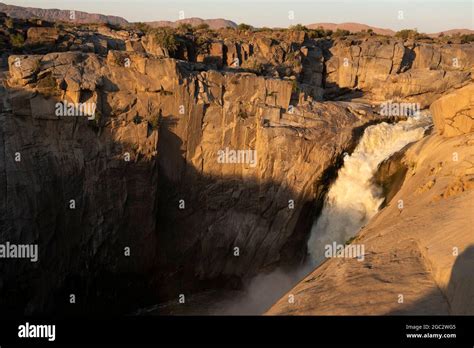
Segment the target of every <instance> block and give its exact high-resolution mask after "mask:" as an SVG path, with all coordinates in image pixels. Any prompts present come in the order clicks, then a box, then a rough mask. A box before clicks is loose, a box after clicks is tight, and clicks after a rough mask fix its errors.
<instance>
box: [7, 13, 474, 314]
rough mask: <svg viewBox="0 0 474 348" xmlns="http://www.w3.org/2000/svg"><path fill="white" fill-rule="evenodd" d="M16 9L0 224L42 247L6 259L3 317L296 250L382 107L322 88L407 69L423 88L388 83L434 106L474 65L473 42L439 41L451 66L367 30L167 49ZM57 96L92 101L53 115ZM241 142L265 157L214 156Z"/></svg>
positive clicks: (235, 278)
mask: <svg viewBox="0 0 474 348" xmlns="http://www.w3.org/2000/svg"><path fill="white" fill-rule="evenodd" d="M5 20H6V19H5V18H4V17H2V16H0V21H2V23H3V22H5ZM14 24H15V28H14V29H13V30H16V32H17V33H21V34H24V35H25V37H26V39H27V42H28V44H27V45H25V47H24V48H22V49H16V52H14V51H15V49H14V48H13V47H11V46H8V45H7V47H8V49H11V51H8V54H7V56H8V57H6V56H5V57H6V58H8V59H7V62H8V71H6V72H2V82H3V85H4V86H3V88H2V89H1V91H0V97H1V98H0V100H1V113H0V143H1V144H2V148H3V151H2V152H0V187H1V190H2V192H3V194H2V195H1V197H0V207H1V209H0V226H1V229H0V231H1V238H2V241H10V242H12V243H13V242H15V243H37V244H38V245H39V250H40V256H39V262H38V263H30V262H29V261H25V260H7V261H6V262H2V264H1V266H0V267H2V269H1V272H2V274H3V277H2V281H1V282H0V301H1V302H0V307H1V308H2V310H1V313H2V315H10V314H15V313H16V314H18V313H23V312H24V313H26V314H38V313H51V312H56V313H60V314H63V313H66V314H69V313H76V312H78V313H86V314H90V313H99V312H107V313H109V314H110V313H114V312H117V313H125V312H130V311H132V310H133V309H135V308H136V307H140V306H142V305H145V304H149V303H153V302H159V301H161V300H167V299H176V298H177V297H178V295H179V294H182V293H184V294H186V295H187V294H191V293H193V292H196V291H200V290H202V289H209V288H217V289H222V288H225V287H228V288H229V287H230V288H240V287H241V286H242V284H243V283H244V282H245V281H246V280H247V279H249V278H251V277H252V276H254V275H256V274H258V273H259V272H262V271H266V270H271V269H274V268H275V267H277V266H286V267H290V266H296V265H299V264H300V263H301V262H302V261H303V260H304V258H305V255H306V240H307V238H308V233H309V230H310V227H311V225H312V223H313V220H314V218H315V217H316V216H317V214H318V212H319V210H320V208H321V204H322V200H323V197H324V194H325V192H326V190H327V188H328V185H329V183H330V182H331V180H332V179H333V178H334V175H335V172H336V170H337V168H338V166H339V165H340V164H341V160H342V157H343V155H344V153H345V152H351V151H352V149H353V148H354V147H355V145H356V143H357V139H358V137H359V136H360V135H361V132H362V131H363V129H364V128H365V127H366V126H367V125H369V124H371V123H374V122H379V121H380V120H381V118H380V117H379V115H378V114H377V113H376V110H375V109H373V108H372V107H371V106H370V105H363V104H360V103H355V102H347V101H346V102H344V101H339V102H331V101H323V100H324V98H328V97H330V96H332V95H341V94H342V93H343V92H345V91H346V89H348V90H349V91H351V90H354V91H355V90H359V91H361V92H362V93H372V94H373V95H372V96H371V98H373V99H374V100H377V98H379V101H380V100H381V99H380V98H385V97H386V96H385V95H384V94H383V95H382V94H381V92H377V88H381V86H384V85H383V84H382V82H381V81H384V82H383V83H385V84H386V85H387V84H388V85H390V86H392V85H393V86H396V84H393V83H392V82H391V79H392V78H398V79H400V80H403V79H408V80H407V81H411V82H410V83H409V84H408V85H409V86H413V88H411V87H410V88H411V89H410V88H408V87H407V88H408V89H404V88H405V87H404V88H401V87H400V88H401V89H400V90H395V89H394V90H393V91H392V92H393V93H392V92H391V93H392V94H393V95H396V97H397V98H399V99H400V100H403V98H409V100H411V101H413V100H416V101H419V102H420V103H422V104H423V105H424V106H426V105H427V104H429V103H430V102H431V100H432V99H433V98H434V97H435V96H437V95H439V94H441V93H445V92H446V91H451V90H452V89H454V88H455V87H459V86H463V85H465V84H466V83H468V82H469V79H470V69H471V66H472V64H471V63H466V59H472V54H471V53H470V52H472V45H448V46H446V47H444V48H440V47H439V45H436V44H434V45H432V46H430V45H428V47H431V49H432V51H433V52H451V53H450V56H452V57H454V56H456V57H457V56H459V57H460V59H459V61H458V63H459V64H460V65H458V66H457V67H456V69H451V68H450V67H448V65H447V64H448V63H433V64H432V63H430V62H431V60H429V59H428V60H425V59H423V58H422V57H423V54H422V53H418V51H417V49H418V50H419V51H420V52H421V51H422V49H421V48H413V49H411V48H410V47H407V46H405V44H404V43H402V42H400V41H399V40H393V39H380V38H370V39H368V41H364V42H363V43H361V42H354V43H352V45H351V47H353V48H351V50H354V52H353V55H352V56H351V60H350V61H349V63H350V65H349V67H347V66H345V60H344V58H345V57H346V53H347V42H348V41H345V40H336V41H334V40H329V39H321V40H313V39H310V38H308V37H307V35H306V34H305V33H304V32H292V31H287V32H284V33H278V32H276V33H273V32H271V33H264V32H263V33H256V34H255V35H253V34H251V33H247V34H243V33H238V32H235V31H225V30H224V31H223V32H222V33H221V32H219V33H218V36H217V37H212V38H209V39H206V40H207V41H206V44H205V45H198V44H197V43H196V38H195V37H194V38H193V37H188V36H189V35H188V36H186V35H184V36H182V37H181V41H179V45H178V47H177V49H176V50H174V51H173V50H168V49H167V48H166V47H161V46H159V45H158V44H157V42H156V40H155V38H154V37H151V36H150V35H151V34H146V35H145V34H144V33H141V32H138V31H134V30H114V29H111V28H109V27H103V26H100V27H85V28H82V27H81V28H74V30H72V29H71V28H61V27H59V28H54V27H52V26H48V25H46V24H45V25H43V26H41V23H39V22H36V21H30V22H21V21H20V20H15V22H14ZM43 24H44V23H43ZM5 33H6V32H5V31H3V30H2V31H0V38H1V39H2V40H5V42H7V43H8V40H9V38H7V37H6V36H5V35H6V34H5ZM219 35H221V36H219ZM4 36H5V37H4ZM416 47H421V46H416ZM18 51H20V52H18ZM411 52H415V53H416V57H417V58H415V59H412V58H406V56H407V55H408V56H410V57H411V55H412V54H413V53H411ZM423 52H424V51H423ZM15 53H17V54H15ZM436 54H438V53H436ZM436 54H435V53H433V56H435V55H436ZM443 54H445V53H443ZM446 54H447V55H449V53H446ZM446 57H448V56H446ZM235 59H238V64H234V62H235ZM433 59H434V60H433V61H434V62H437V60H436V59H435V58H433ZM445 60H447V61H448V60H449V58H446V59H445ZM441 61H443V60H441ZM346 68H349V70H347V71H349V72H347V71H346V70H344V69H346ZM372 76H374V77H372ZM433 76H434V77H433ZM433 78H435V79H436V81H437V82H436V83H434V82H433ZM425 81H426V83H425ZM432 82H433V83H432ZM438 82H439V84H437V83H438ZM386 85H385V86H386ZM400 86H401V85H400ZM416 86H423V87H422V88H421V87H420V88H419V87H416ZM393 88H395V87H393ZM384 92H385V90H384ZM387 98H388V97H387ZM58 102H59V103H61V102H62V103H75V104H78V103H85V104H87V103H89V104H93V105H96V107H97V109H96V112H95V116H94V117H93V118H92V119H90V120H88V119H87V117H72V116H58V115H57V114H56V110H57V103H58ZM66 106H67V104H66ZM76 111H77V110H76ZM74 112H75V111H74ZM382 120H386V119H385V118H383V119H382ZM229 151H230V152H229ZM232 151H247V152H245V154H251V155H252V156H254V157H252V158H253V159H254V160H255V161H252V160H251V161H248V159H249V158H248V157H241V158H240V160H235V158H234V159H233V158H232V156H230V157H229V156H227V155H226V156H227V157H224V159H223V160H221V159H220V157H219V154H222V153H225V154H229V153H232ZM235 162H238V163H235ZM12 289H15V291H14V292H13V290H12ZM71 293H72V294H75V295H77V298H78V303H80V305H79V306H75V307H71V306H70V305H69V302H68V301H69V296H70V294H71Z"/></svg>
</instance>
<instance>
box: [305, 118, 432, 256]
mask: <svg viewBox="0 0 474 348" xmlns="http://www.w3.org/2000/svg"><path fill="white" fill-rule="evenodd" d="M430 125H431V118H430V117H429V116H426V115H420V116H416V117H411V118H409V119H408V120H406V121H401V122H398V123H396V124H388V123H385V122H384V123H380V124H377V125H374V126H370V127H367V129H366V130H365V132H364V134H363V136H362V139H361V140H360V142H359V144H358V145H357V147H356V148H355V150H354V152H353V153H352V155H350V156H346V157H345V159H344V164H343V166H342V168H341V169H340V170H339V172H338V176H337V179H336V181H335V182H334V184H333V185H332V186H331V187H330V189H329V192H328V194H327V197H326V200H325V202H324V206H323V209H322V212H321V215H320V217H319V219H318V220H317V221H316V222H315V223H314V225H313V227H312V229H311V236H310V239H309V241H308V251H309V254H310V256H311V259H312V262H313V264H314V265H319V264H320V263H321V262H322V261H324V258H325V255H324V254H325V246H326V245H331V244H333V243H334V242H336V243H337V244H344V243H345V242H346V241H347V240H349V239H350V238H351V237H353V236H355V235H356V234H357V232H358V231H359V230H360V228H361V227H363V226H364V225H365V224H366V223H367V222H368V221H369V219H370V218H371V217H372V216H374V215H375V214H376V213H377V211H378V210H379V207H380V205H381V204H382V202H383V200H384V198H383V197H382V190H381V188H379V187H377V186H376V185H375V184H374V183H373V182H372V179H373V177H374V175H375V173H376V171H377V168H378V166H379V165H380V163H382V162H383V161H384V160H385V159H387V158H388V157H390V156H391V155H392V154H394V153H396V152H397V151H399V150H401V149H402V148H403V147H404V146H405V145H407V144H409V143H411V142H414V141H416V140H419V139H421V138H422V137H423V135H424V132H425V130H426V129H427V128H428V127H429V126H430Z"/></svg>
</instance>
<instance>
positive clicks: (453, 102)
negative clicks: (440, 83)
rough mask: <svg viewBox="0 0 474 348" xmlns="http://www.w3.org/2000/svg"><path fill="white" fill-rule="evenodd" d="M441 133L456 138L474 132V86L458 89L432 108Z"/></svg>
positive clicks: (435, 122) (437, 101)
mask: <svg viewBox="0 0 474 348" xmlns="http://www.w3.org/2000/svg"><path fill="white" fill-rule="evenodd" d="M430 111H431V114H432V115H433V122H434V124H435V126H436V128H437V129H438V131H439V133H440V134H442V135H444V136H446V137H451V136H456V135H461V134H466V133H470V132H473V131H474V84H470V85H467V86H465V87H463V88H460V89H457V90H455V91H454V92H452V93H449V94H447V95H445V96H443V97H441V98H439V99H438V100H436V101H435V102H434V103H433V104H431V106H430Z"/></svg>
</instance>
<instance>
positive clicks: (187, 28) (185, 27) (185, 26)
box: [177, 23, 193, 33]
mask: <svg viewBox="0 0 474 348" xmlns="http://www.w3.org/2000/svg"><path fill="white" fill-rule="evenodd" d="M177 29H178V31H179V32H182V33H189V32H192V31H193V26H192V25H191V24H189V23H180V24H179V25H178V28H177Z"/></svg>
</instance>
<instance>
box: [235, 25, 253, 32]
mask: <svg viewBox="0 0 474 348" xmlns="http://www.w3.org/2000/svg"><path fill="white" fill-rule="evenodd" d="M251 29H252V26H251V25H248V24H245V23H240V24H239V25H238V26H237V30H241V31H249V30H251Z"/></svg>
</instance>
